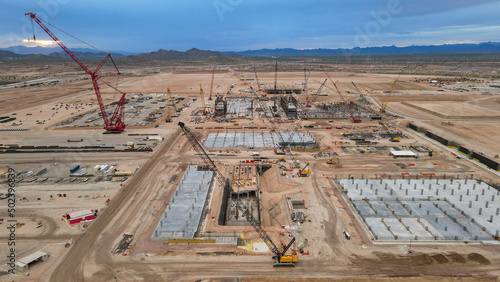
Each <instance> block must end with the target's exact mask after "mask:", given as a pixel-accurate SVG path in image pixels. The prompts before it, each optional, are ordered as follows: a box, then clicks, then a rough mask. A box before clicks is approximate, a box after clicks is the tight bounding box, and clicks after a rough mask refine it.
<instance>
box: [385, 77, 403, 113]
mask: <svg viewBox="0 0 500 282" xmlns="http://www.w3.org/2000/svg"><path fill="white" fill-rule="evenodd" d="M403 71H404V70H402V71H401V73H400V74H399V75H398V77H397V78H396V80H394V82H393V83H392V86H391V91H389V95H387V98H386V99H385V102H384V104H383V105H382V107H381V108H380V111H381V112H383V113H385V109H386V108H387V104H389V100H390V99H391V95H392V91H394V86H396V82H398V80H399V78H400V77H401V75H402V74H403Z"/></svg>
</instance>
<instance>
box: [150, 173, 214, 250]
mask: <svg viewBox="0 0 500 282" xmlns="http://www.w3.org/2000/svg"><path fill="white" fill-rule="evenodd" d="M212 178H213V172H212V171H198V166H195V165H194V166H193V165H192V166H189V167H188V168H187V170H186V173H185V174H184V176H183V177H182V180H181V183H180V184H179V186H177V190H175V194H174V196H173V197H172V199H171V200H170V203H169V204H168V205H167V207H166V208H165V212H164V213H163V215H162V218H161V219H160V221H159V222H158V226H157V227H156V229H155V231H154V232H153V235H152V236H151V240H153V241H163V240H168V239H193V237H194V235H195V233H196V231H197V229H198V226H199V223H200V219H201V216H202V213H203V209H204V208H205V203H206V202H207V195H208V192H209V190H210V186H211V185H212Z"/></svg>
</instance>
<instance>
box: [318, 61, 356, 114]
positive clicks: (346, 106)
mask: <svg viewBox="0 0 500 282" xmlns="http://www.w3.org/2000/svg"><path fill="white" fill-rule="evenodd" d="M321 69H322V70H323V71H324V72H325V74H326V76H327V77H328V78H329V79H330V81H331V82H332V83H333V86H335V89H336V90H337V93H339V96H340V99H341V100H342V102H343V103H344V105H345V108H346V110H347V112H348V113H349V115H350V116H351V118H352V122H354V123H360V122H361V120H360V119H359V118H357V117H355V116H354V115H353V114H352V112H351V109H350V108H349V105H348V104H347V102H346V101H345V99H344V96H343V95H342V93H340V90H339V88H338V87H337V84H336V83H335V82H334V81H333V80H332V78H331V77H330V75H329V74H328V73H327V72H326V70H325V69H324V68H323V66H321Z"/></svg>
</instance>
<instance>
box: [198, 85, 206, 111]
mask: <svg viewBox="0 0 500 282" xmlns="http://www.w3.org/2000/svg"><path fill="white" fill-rule="evenodd" d="M200 96H201V105H202V106H203V115H204V116H206V115H207V108H206V107H205V93H203V88H202V87H201V83H200Z"/></svg>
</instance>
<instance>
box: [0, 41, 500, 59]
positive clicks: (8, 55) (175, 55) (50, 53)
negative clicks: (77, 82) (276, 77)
mask: <svg viewBox="0 0 500 282" xmlns="http://www.w3.org/2000/svg"><path fill="white" fill-rule="evenodd" d="M71 50H72V51H73V52H74V54H75V55H76V56H77V57H78V58H81V59H99V58H103V57H104V56H105V55H106V54H105V53H102V52H99V51H96V50H93V49H88V48H71ZM485 52H500V42H483V43H478V44H445V45H427V46H406V47H397V46H384V47H366V48H359V47H355V48H352V49H342V48H340V49H322V48H319V49H307V50H305V53H306V55H308V56H314V55H339V54H340V55H356V54H417V53H485ZM110 53H111V54H112V57H114V58H120V57H127V58H130V59H134V58H137V59H151V60H166V61H172V60H177V61H178V60H207V61H211V62H214V63H216V62H219V63H231V62H235V61H238V60H240V59H242V58H241V57H242V56H246V57H269V56H301V55H302V49H292V48H281V49H260V50H247V51H238V52H234V51H227V52H219V51H210V50H199V49H196V48H192V49H189V50H187V51H185V52H182V51H175V50H163V49H160V50H158V51H153V52H149V53H140V54H138V53H131V52H120V51H111V52H110ZM67 58H69V56H68V55H67V54H66V53H65V52H63V51H62V50H61V49H60V48H59V47H25V46H11V47H8V48H0V60H22V59H37V60H50V59H56V60H57V59H67Z"/></svg>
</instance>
